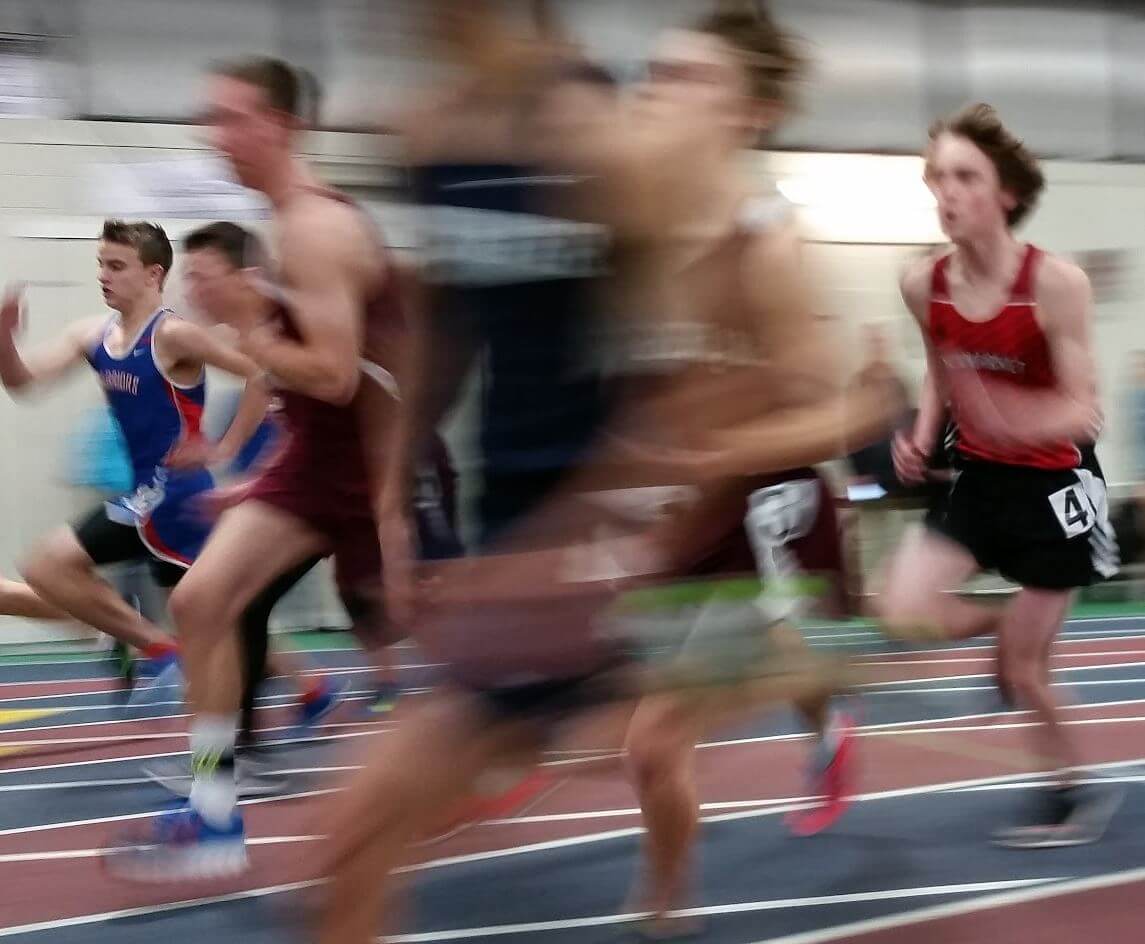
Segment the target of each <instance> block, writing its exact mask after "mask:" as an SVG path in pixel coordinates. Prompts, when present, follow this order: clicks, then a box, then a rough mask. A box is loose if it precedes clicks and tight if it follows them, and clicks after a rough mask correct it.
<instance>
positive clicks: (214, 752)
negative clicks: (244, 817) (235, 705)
mask: <svg viewBox="0 0 1145 944" xmlns="http://www.w3.org/2000/svg"><path fill="white" fill-rule="evenodd" d="M235 726H236V725H235V716H234V715H204V716H202V717H200V718H196V719H195V720H194V721H193V722H192V723H191V775H192V778H193V779H192V783H191V806H192V807H193V808H194V809H195V810H196V811H197V812H198V813H199V815H200V816H202V817H203V819H205V820H206V821H207V822H208V823H210V824H211V825H212V826H217V827H223V826H226V825H227V824H228V823H229V822H230V820H231V816H232V815H233V814H234V811H235V804H236V802H237V801H238V788H237V787H236V785H235Z"/></svg>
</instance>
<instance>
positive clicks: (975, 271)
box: [956, 228, 1022, 282]
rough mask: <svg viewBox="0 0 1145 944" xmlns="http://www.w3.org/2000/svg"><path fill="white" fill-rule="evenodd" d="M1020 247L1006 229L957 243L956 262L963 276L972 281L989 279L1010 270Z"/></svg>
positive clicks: (1019, 252) (1020, 250) (1018, 254)
mask: <svg viewBox="0 0 1145 944" xmlns="http://www.w3.org/2000/svg"><path fill="white" fill-rule="evenodd" d="M1021 252H1022V247H1021V246H1020V245H1019V244H1018V241H1017V240H1016V239H1015V238H1014V234H1013V233H1011V232H1010V231H1009V230H1008V229H1004V228H1003V229H999V230H996V231H994V232H991V233H990V234H988V235H985V236H981V237H978V238H976V239H970V240H967V241H966V242H965V243H959V244H958V245H957V247H956V253H957V256H958V264H959V267H960V268H961V269H962V274H963V276H964V277H965V278H966V279H967V280H968V281H972V282H981V281H989V280H992V279H995V278H997V277H999V276H1002V275H1005V274H1006V273H1008V272H1010V271H1011V270H1012V269H1013V268H1014V265H1015V260H1016V259H1017V258H1018V256H1020V255H1021Z"/></svg>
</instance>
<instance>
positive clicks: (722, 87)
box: [637, 30, 754, 143]
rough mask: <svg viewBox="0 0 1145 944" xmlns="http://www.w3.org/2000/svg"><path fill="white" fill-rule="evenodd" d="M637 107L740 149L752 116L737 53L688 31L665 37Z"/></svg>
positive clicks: (650, 114)
mask: <svg viewBox="0 0 1145 944" xmlns="http://www.w3.org/2000/svg"><path fill="white" fill-rule="evenodd" d="M637 103H638V109H639V113H640V114H642V115H644V116H646V117H649V118H652V119H656V118H660V119H663V120H668V121H687V122H689V123H690V124H691V125H693V126H694V127H695V128H696V129H697V131H698V132H700V133H706V134H724V135H728V136H729V137H730V139H732V140H735V141H736V142H737V143H738V139H739V137H740V136H741V135H742V133H743V132H744V130H745V128H746V126H747V125H748V124H749V123H751V122H752V112H753V110H754V109H753V103H752V99H751V96H750V94H749V89H748V85H747V78H746V76H745V75H744V71H743V68H742V67H741V66H740V64H739V62H738V61H737V60H736V57H735V54H734V52H733V50H732V49H731V48H729V47H728V45H727V44H726V43H724V42H723V41H722V40H720V39H719V38H717V37H715V36H709V35H707V34H705V33H693V32H688V31H684V30H673V31H671V32H668V33H666V34H665V35H664V37H663V39H662V40H661V41H660V42H659V43H658V44H657V47H656V50H655V52H654V53H653V56H652V59H651V61H650V62H649V64H648V76H647V79H646V80H645V81H644V82H643V83H642V84H641V85H640V86H639V88H638V90H637Z"/></svg>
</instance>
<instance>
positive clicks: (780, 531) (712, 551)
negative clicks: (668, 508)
mask: <svg viewBox="0 0 1145 944" xmlns="http://www.w3.org/2000/svg"><path fill="white" fill-rule="evenodd" d="M705 529H706V530H707V539H706V540H702V542H701V548H702V550H701V553H700V556H698V557H697V558H696V559H695V562H694V563H693V564H691V565H689V566H687V567H686V568H685V572H686V574H687V576H690V577H702V576H736V575H745V576H746V575H749V574H758V575H759V576H760V577H761V578H762V579H763V580H764V582H765V583H766V582H767V581H768V580H775V579H791V580H795V581H799V580H801V579H802V578H804V577H811V578H818V580H817V581H816V582H817V583H819V584H821V586H822V593H821V595H817V598H816V600H815V605H814V606H813V607H812V609H813V610H814V611H815V612H816V613H818V614H820V615H823V616H826V617H831V618H841V617H844V616H847V615H850V613H851V610H852V607H851V605H850V596H849V594H848V592H847V580H846V564H845V559H844V555H843V546H842V537H841V532H840V527H839V519H838V516H837V514H836V511H835V499H834V496H833V495H832V494H831V490H830V488H829V487H828V486H827V482H826V481H825V480H824V478H823V477H822V476H821V475H820V474H819V473H818V472H817V471H815V470H814V469H811V468H805V469H795V470H792V471H789V472H783V473H780V474H778V475H770V476H766V477H761V478H756V479H752V480H750V481H745V482H744V483H743V487H742V488H739V487H737V488H735V489H732V490H730V491H729V492H728V496H727V499H726V500H725V501H723V502H721V503H720V505H719V507H716V508H712V509H710V514H707V515H705Z"/></svg>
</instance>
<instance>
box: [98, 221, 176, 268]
mask: <svg viewBox="0 0 1145 944" xmlns="http://www.w3.org/2000/svg"><path fill="white" fill-rule="evenodd" d="M99 238H100V239H102V240H103V241H104V242H105V243H115V244H116V245H117V246H131V247H132V248H133V249H135V251H136V252H138V253H139V261H140V262H142V263H143V264H144V265H145V266H153V265H157V266H160V267H161V268H162V269H163V278H164V280H166V278H167V273H168V272H170V271H171V265H172V263H173V262H174V260H175V253H174V252H173V251H172V249H171V240H169V239H168V238H167V234H166V233H165V232H164V231H163V227H162V226H159V225H158V224H156V223H145V222H136V223H128V222H125V221H124V220H104V222H103V230H102V232H101V233H100V234H99Z"/></svg>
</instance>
